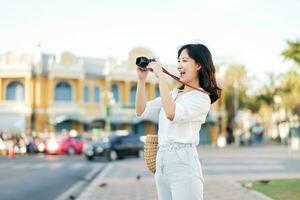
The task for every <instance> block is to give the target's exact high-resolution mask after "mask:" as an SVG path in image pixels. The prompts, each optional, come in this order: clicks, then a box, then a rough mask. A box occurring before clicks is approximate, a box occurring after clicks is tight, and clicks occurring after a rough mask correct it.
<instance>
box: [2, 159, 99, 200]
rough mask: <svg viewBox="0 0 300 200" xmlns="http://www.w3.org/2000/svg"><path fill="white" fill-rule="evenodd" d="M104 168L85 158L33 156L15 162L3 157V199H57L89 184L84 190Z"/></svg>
mask: <svg viewBox="0 0 300 200" xmlns="http://www.w3.org/2000/svg"><path fill="white" fill-rule="evenodd" d="M104 165H105V163H103V162H100V161H96V162H88V161H86V160H85V158H84V157H83V156H63V155H60V156H58V155H55V156H47V155H30V156H17V157H16V158H15V159H14V160H9V159H7V158H4V157H0V199H1V200H21V199H22V200H23V199H31V200H40V199H43V200H50V199H51V200H53V199H57V198H58V197H62V196H64V195H63V194H66V193H68V191H69V190H70V188H72V187H73V188H74V185H76V184H77V183H79V182H80V183H86V184H81V187H80V189H83V188H82V187H83V186H85V185H87V184H89V182H91V180H92V178H93V177H94V176H95V175H96V174H97V173H98V172H99V171H101V169H102V167H103V166H104ZM69 192H70V191H69ZM70 194H71V193H68V194H67V195H70Z"/></svg>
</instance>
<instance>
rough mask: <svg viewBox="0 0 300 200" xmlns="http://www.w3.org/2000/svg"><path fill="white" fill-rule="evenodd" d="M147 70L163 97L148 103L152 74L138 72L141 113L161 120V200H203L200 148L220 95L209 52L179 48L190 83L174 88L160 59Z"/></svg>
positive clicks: (158, 175) (183, 77)
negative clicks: (205, 125) (204, 128)
mask: <svg viewBox="0 0 300 200" xmlns="http://www.w3.org/2000/svg"><path fill="white" fill-rule="evenodd" d="M155 60H156V61H155V62H151V63H149V65H148V66H147V68H148V69H151V71H152V72H153V73H154V74H155V76H156V77H157V78H158V82H159V91H160V97H158V98H156V99H154V100H151V101H148V102H147V101H146V94H145V84H146V77H147V74H148V71H142V70H140V69H139V68H137V73H138V85H137V94H136V115H137V117H139V118H143V119H149V118H150V119H151V118H152V119H155V118H156V119H159V129H158V145H159V148H158V152H157V159H156V172H155V176H154V177H155V182H156V188H157V193H158V199H159V200H185V199H188V200H202V199H203V185H204V179H203V175H202V167H201V163H200V161H199V157H198V152H197V149H196V145H198V144H199V131H200V128H201V124H203V123H204V122H205V119H206V116H207V114H208V112H209V109H210V105H211V104H212V103H213V102H215V101H216V100H217V99H218V98H219V96H220V91H221V90H220V88H219V87H218V86H217V83H216V79H215V67H214V65H213V61H212V57H211V54H210V51H209V50H208V48H207V47H206V46H204V45H202V44H187V45H184V46H182V47H181V48H180V49H179V50H178V71H179V73H180V80H181V81H183V82H184V83H188V84H189V85H191V86H194V87H196V88H202V89H203V90H205V91H206V92H208V93H209V94H207V93H204V92H200V91H198V90H195V89H193V88H191V87H188V86H186V85H182V86H181V87H179V88H174V89H173V90H172V91H170V90H169V87H168V84H167V82H166V78H165V74H164V73H163V71H162V64H161V63H160V62H159V60H158V59H157V58H155Z"/></svg>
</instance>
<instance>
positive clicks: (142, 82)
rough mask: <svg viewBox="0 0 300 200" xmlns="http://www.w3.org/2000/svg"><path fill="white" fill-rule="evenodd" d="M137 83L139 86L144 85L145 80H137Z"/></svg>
mask: <svg viewBox="0 0 300 200" xmlns="http://www.w3.org/2000/svg"><path fill="white" fill-rule="evenodd" d="M138 83H140V84H146V80H142V79H138Z"/></svg>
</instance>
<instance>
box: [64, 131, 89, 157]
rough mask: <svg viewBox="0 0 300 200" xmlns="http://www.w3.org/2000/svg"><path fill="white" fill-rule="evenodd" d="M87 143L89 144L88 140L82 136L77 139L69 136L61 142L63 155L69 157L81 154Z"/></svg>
mask: <svg viewBox="0 0 300 200" xmlns="http://www.w3.org/2000/svg"><path fill="white" fill-rule="evenodd" d="M85 143H87V140H86V139H85V138H83V137H82V136H80V135H78V136H75V137H72V136H69V137H67V138H66V139H64V140H63V141H62V142H61V153H67V154H69V155H73V154H75V153H76V154H81V153H82V150H83V145H84V144H85Z"/></svg>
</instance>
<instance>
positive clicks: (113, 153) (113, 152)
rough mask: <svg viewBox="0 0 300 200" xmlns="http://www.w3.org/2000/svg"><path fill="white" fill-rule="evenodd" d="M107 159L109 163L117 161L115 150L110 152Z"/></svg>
mask: <svg viewBox="0 0 300 200" xmlns="http://www.w3.org/2000/svg"><path fill="white" fill-rule="evenodd" d="M108 159H109V160H110V161H114V160H117V159H118V154H117V152H116V151H115V150H111V151H110V152H109V154H108Z"/></svg>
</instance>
